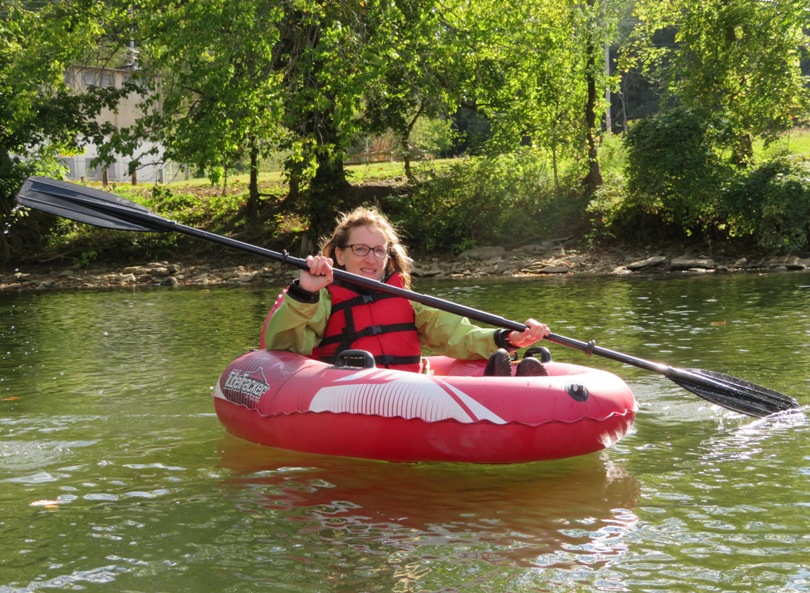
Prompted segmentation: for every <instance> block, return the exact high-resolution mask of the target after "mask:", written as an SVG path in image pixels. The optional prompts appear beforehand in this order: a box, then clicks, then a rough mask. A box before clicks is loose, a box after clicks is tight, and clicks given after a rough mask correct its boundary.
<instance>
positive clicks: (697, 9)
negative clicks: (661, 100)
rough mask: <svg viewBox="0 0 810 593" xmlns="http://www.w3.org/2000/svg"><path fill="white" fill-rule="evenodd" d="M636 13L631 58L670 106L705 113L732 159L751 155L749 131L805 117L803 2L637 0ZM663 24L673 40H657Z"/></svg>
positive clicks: (782, 126)
mask: <svg viewBox="0 0 810 593" xmlns="http://www.w3.org/2000/svg"><path fill="white" fill-rule="evenodd" d="M636 15H637V16H638V17H639V18H640V19H641V22H640V25H639V27H638V29H637V31H638V34H637V36H636V41H635V50H636V54H635V57H636V59H637V60H639V61H641V62H642V63H643V64H644V66H645V69H646V72H647V73H648V74H650V75H651V76H654V77H656V78H657V79H658V80H660V81H662V82H663V84H664V88H665V89H666V91H667V94H668V99H669V105H670V106H672V105H674V104H681V105H683V106H685V107H687V108H689V109H692V110H693V111H695V112H699V113H702V114H704V117H705V118H706V120H707V121H708V122H709V125H711V126H712V127H713V128H714V129H715V130H717V131H718V132H719V133H718V135H717V138H716V142H717V144H718V146H720V147H724V148H727V149H728V150H729V151H730V154H731V159H730V160H731V162H733V163H734V164H736V165H739V166H746V165H748V164H749V163H750V162H751V159H752V156H753V140H754V139H755V138H763V139H765V140H769V139H772V138H774V137H775V136H776V135H778V134H779V133H780V132H782V131H784V130H786V129H789V128H790V127H792V126H793V125H795V122H797V121H799V120H800V118H803V117H806V115H807V112H808V107H809V106H810V87H808V86H807V77H803V76H802V73H801V64H800V61H801V56H802V52H803V51H804V52H806V51H807V48H808V46H809V44H808V36H807V32H806V26H807V22H808V6H807V3H806V2H797V1H795V0H770V1H764V0H708V1H705V2H693V1H691V0H671V1H669V2H660V1H658V0H638V2H637V5H636ZM667 29H674V30H676V35H675V45H674V46H673V47H657V46H656V44H655V35H656V33H657V32H658V31H662V30H667Z"/></svg>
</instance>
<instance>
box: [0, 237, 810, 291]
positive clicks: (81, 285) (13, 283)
mask: <svg viewBox="0 0 810 593" xmlns="http://www.w3.org/2000/svg"><path fill="white" fill-rule="evenodd" d="M807 269H810V258H807V257H799V256H750V257H740V256H739V255H734V256H717V255H713V256H709V255H706V254H701V253H696V252H691V251H689V250H683V249H680V250H669V251H668V252H667V250H659V249H654V248H650V249H641V248H636V249H629V250H618V249H605V250H586V249H581V248H578V247H576V246H575V245H573V244H572V243H571V242H567V241H549V242H545V243H538V244H533V245H525V246H523V247H520V248H518V249H513V250H507V249H505V248H503V247H480V248H477V249H471V250H469V251H465V252H464V253H461V254H460V255H458V256H457V257H426V258H421V259H419V260H417V261H416V262H415V265H414V271H413V276H414V277H415V278H439V279H441V278H448V279H449V278H476V277H511V276H577V275H602V276H608V275H630V274H641V273H731V272H753V271H763V272H780V271H790V270H807ZM297 274H298V271H297V269H295V268H293V267H291V266H289V265H284V266H283V265H281V264H280V263H277V262H271V261H265V260H257V259H256V258H252V257H250V256H239V257H231V258H224V259H219V260H216V261H214V260H211V261H203V262H200V261H182V260H178V261H159V262H146V263H143V264H138V265H122V266H113V265H104V264H91V265H88V266H86V267H80V266H78V265H69V264H52V265H44V264H38V265H28V266H20V267H19V268H17V269H14V270H10V271H5V272H0V291H2V290H5V291H9V290H72V289H87V288H90V289H101V288H120V287H135V286H221V285H235V286H239V285H251V286H262V285H279V284H285V283H287V282H289V281H290V280H291V279H292V278H295V277H296V276H297Z"/></svg>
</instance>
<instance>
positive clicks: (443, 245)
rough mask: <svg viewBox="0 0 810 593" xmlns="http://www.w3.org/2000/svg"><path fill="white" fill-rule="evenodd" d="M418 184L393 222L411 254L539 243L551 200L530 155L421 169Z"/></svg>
mask: <svg viewBox="0 0 810 593" xmlns="http://www.w3.org/2000/svg"><path fill="white" fill-rule="evenodd" d="M418 176H419V177H420V179H422V181H421V182H420V185H419V186H418V187H417V188H416V189H415V191H414V193H413V195H412V196H411V197H410V198H409V199H407V201H406V202H405V203H404V204H402V205H401V208H399V209H398V211H396V212H392V216H393V217H395V218H396V222H397V223H398V224H399V226H400V227H402V228H403V230H404V231H405V233H406V234H407V235H409V236H410V237H412V238H414V239H417V240H418V243H417V244H414V245H413V247H414V249H415V250H418V251H422V252H435V251H445V252H455V253H458V252H460V251H463V250H465V249H469V248H472V247H475V246H482V245H511V244H519V243H525V242H528V241H530V240H533V239H535V240H536V239H540V238H542V237H543V236H544V235H545V234H546V233H547V232H549V231H550V230H551V229H552V228H553V225H552V224H551V222H550V221H548V220H545V219H544V213H545V212H547V210H548V207H549V206H550V205H551V204H552V203H553V202H554V200H555V190H554V184H553V180H552V179H551V176H550V174H549V171H548V170H547V169H546V166H545V160H544V159H543V158H541V156H540V155H539V154H538V153H537V152H536V151H533V150H528V149H527V150H524V151H521V152H519V153H515V154H510V155H501V156H498V157H493V158H467V159H464V160H460V161H456V162H453V163H451V164H450V165H445V166H438V165H436V166H434V165H430V164H422V165H421V166H420V170H419V171H418Z"/></svg>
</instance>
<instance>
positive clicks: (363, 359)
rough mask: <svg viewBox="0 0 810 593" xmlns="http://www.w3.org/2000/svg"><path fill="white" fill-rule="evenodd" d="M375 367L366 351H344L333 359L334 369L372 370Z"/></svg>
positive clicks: (372, 358)
mask: <svg viewBox="0 0 810 593" xmlns="http://www.w3.org/2000/svg"><path fill="white" fill-rule="evenodd" d="M376 366H377V365H376V363H375V362H374V357H373V356H372V355H371V352H369V351H368V350H344V351H343V352H341V353H340V354H338V355H337V356H336V357H335V368H338V369H345V368H348V367H352V368H361V369H373V368H375V367H376Z"/></svg>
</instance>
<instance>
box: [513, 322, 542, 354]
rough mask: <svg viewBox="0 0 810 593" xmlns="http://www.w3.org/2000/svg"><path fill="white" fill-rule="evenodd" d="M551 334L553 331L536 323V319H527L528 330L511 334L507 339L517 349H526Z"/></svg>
mask: <svg viewBox="0 0 810 593" xmlns="http://www.w3.org/2000/svg"><path fill="white" fill-rule="evenodd" d="M550 333H551V330H549V329H548V326H547V325H546V324H544V323H540V322H539V321H535V320H534V319H527V320H526V329H525V330H523V331H522V332H518V331H511V332H509V335H508V336H507V339H508V340H509V343H510V344H512V346H514V347H515V348H526V347H527V346H531V345H532V344H534V343H535V342H539V341H540V340H542V339H543V338H544V337H546V336H547V335H548V334H550Z"/></svg>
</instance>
